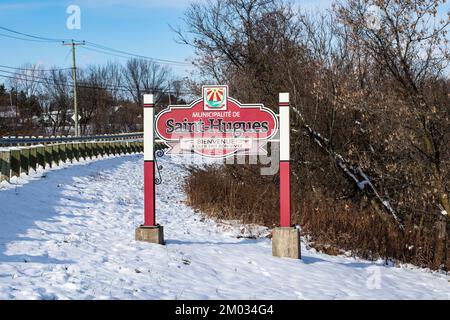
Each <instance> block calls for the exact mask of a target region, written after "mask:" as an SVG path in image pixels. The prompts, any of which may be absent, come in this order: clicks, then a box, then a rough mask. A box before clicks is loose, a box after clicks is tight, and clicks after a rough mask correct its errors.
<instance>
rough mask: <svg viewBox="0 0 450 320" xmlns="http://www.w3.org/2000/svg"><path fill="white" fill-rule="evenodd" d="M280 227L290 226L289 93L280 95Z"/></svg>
mask: <svg viewBox="0 0 450 320" xmlns="http://www.w3.org/2000/svg"><path fill="white" fill-rule="evenodd" d="M279 101H280V102H279V110H280V111H279V114H280V226H281V227H284V228H287V227H290V226H291V196H290V194H291V186H290V139H289V131H290V121H289V93H280V100H279Z"/></svg>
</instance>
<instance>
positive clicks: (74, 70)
mask: <svg viewBox="0 0 450 320" xmlns="http://www.w3.org/2000/svg"><path fill="white" fill-rule="evenodd" d="M85 44H86V42H85V41H75V40H72V41H71V42H67V41H63V46H72V65H73V67H72V78H73V120H74V121H75V136H76V137H79V136H80V127H79V126H78V101H77V64H76V61H75V47H76V46H82V45H85Z"/></svg>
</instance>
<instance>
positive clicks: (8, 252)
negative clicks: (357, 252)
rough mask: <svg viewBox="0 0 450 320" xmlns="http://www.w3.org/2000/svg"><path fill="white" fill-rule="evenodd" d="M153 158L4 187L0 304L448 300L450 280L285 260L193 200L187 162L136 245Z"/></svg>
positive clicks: (324, 258) (316, 258)
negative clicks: (187, 190)
mask: <svg viewBox="0 0 450 320" xmlns="http://www.w3.org/2000/svg"><path fill="white" fill-rule="evenodd" d="M142 161H143V159H142V156H140V155H131V156H124V157H120V158H110V159H105V160H99V161H94V162H87V163H84V164H80V165H75V166H69V167H66V168H64V169H58V170H52V171H46V172H39V173H37V174H35V175H34V176H32V177H31V178H26V179H19V180H18V181H16V184H11V185H6V184H3V185H2V186H1V187H0V188H1V189H0V219H1V224H0V299H115V298H119V299H341V298H342V299H358V298H363V299H378V298H381V299H395V298H400V299H407V298H411V299H416V298H420V299H425V298H428V299H449V298H450V283H449V282H448V276H446V275H443V274H438V273H432V272H428V271H426V270H421V269H417V268H407V267H403V268H397V267H392V266H390V267H387V266H383V265H382V263H381V262H380V263H372V262H368V261H363V260H356V259H353V258H346V257H332V256H328V255H324V254H320V253H317V252H315V251H314V250H308V249H306V248H305V247H304V246H303V247H302V256H303V258H302V260H291V259H281V258H275V257H272V255H271V242H270V240H269V239H267V238H262V239H259V240H250V239H245V238H237V237H236V235H237V234H238V233H239V230H237V231H238V232H236V227H230V226H226V225H225V226H223V225H222V226H219V225H218V224H217V223H215V222H214V221H211V220H209V219H204V218H202V217H201V216H200V215H199V214H198V213H196V212H194V210H192V209H191V208H189V207H187V206H186V205H185V204H184V198H185V196H184V194H183V192H182V189H181V186H182V183H183V179H184V177H185V176H186V170H185V168H184V165H183V162H184V159H180V158H177V157H168V156H165V157H163V158H162V159H161V160H160V162H161V163H162V165H163V166H164V169H163V171H162V177H163V183H162V184H161V185H160V186H158V187H157V202H156V204H157V220H158V222H159V223H160V224H162V225H164V228H165V238H166V240H167V245H165V246H160V245H156V244H149V243H142V242H136V241H135V240H134V231H135V228H136V226H138V225H139V224H140V223H141V221H142V203H143V198H142V197H143V196H142V194H143V191H142V190H143V185H142V175H143V172H142Z"/></svg>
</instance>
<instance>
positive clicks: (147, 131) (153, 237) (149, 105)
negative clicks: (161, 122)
mask: <svg viewBox="0 0 450 320" xmlns="http://www.w3.org/2000/svg"><path fill="white" fill-rule="evenodd" d="M154 107H155V105H154V98H153V95H152V94H145V95H144V224H143V225H141V226H139V227H138V228H137V229H136V240H139V241H146V242H151V243H158V244H164V229H163V227H162V226H160V225H157V224H156V221H155V161H154V160H155V159H154V156H155V155H154V140H155V139H154V117H155V108H154Z"/></svg>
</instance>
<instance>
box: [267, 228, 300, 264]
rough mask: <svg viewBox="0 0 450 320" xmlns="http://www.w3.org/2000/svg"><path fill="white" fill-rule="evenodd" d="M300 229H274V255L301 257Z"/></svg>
mask: <svg viewBox="0 0 450 320" xmlns="http://www.w3.org/2000/svg"><path fill="white" fill-rule="evenodd" d="M300 251H301V249H300V231H299V230H298V229H297V228H275V229H273V230H272V255H273V256H275V257H286V258H292V259H301V252H300Z"/></svg>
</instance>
